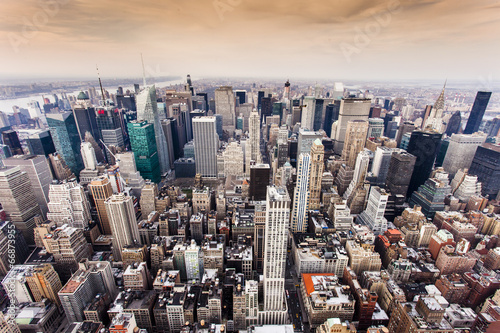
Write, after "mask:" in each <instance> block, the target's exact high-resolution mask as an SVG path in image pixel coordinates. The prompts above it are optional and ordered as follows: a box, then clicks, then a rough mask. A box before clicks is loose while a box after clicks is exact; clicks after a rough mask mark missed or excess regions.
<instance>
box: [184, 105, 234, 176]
mask: <svg viewBox="0 0 500 333" xmlns="http://www.w3.org/2000/svg"><path fill="white" fill-rule="evenodd" d="M233 98H234V97H233ZM215 122H216V119H215V117H195V118H193V136H194V139H193V141H194V156H195V160H196V173H200V174H201V175H202V176H203V177H217V151H218V149H219V136H218V135H217V128H216V123H215Z"/></svg>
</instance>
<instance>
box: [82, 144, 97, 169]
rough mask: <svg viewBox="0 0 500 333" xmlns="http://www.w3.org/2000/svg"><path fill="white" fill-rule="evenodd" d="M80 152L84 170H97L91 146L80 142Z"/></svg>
mask: <svg viewBox="0 0 500 333" xmlns="http://www.w3.org/2000/svg"><path fill="white" fill-rule="evenodd" d="M80 152H81V154H82V159H83V165H84V166H85V169H86V170H95V169H96V168H97V159H96V157H95V151H94V147H92V144H91V143H90V142H82V144H81V149H80Z"/></svg>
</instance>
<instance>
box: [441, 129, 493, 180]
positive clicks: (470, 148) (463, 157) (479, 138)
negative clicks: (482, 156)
mask: <svg viewBox="0 0 500 333" xmlns="http://www.w3.org/2000/svg"><path fill="white" fill-rule="evenodd" d="M485 140H486V134H484V133H474V134H453V135H452V136H451V138H450V144H449V146H448V150H447V151H446V156H445V157H444V161H443V168H444V170H445V171H446V172H448V173H449V174H450V175H451V176H452V177H453V176H454V175H455V174H456V173H457V172H458V170H459V169H468V168H469V167H470V165H471V163H472V159H473V158H474V155H475V154H476V149H477V147H479V146H480V145H482V144H483V143H484V141H485Z"/></svg>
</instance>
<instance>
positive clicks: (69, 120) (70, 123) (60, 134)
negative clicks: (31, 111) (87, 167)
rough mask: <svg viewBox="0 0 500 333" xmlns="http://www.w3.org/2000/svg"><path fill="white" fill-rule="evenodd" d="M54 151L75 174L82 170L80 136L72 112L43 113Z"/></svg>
mask: <svg viewBox="0 0 500 333" xmlns="http://www.w3.org/2000/svg"><path fill="white" fill-rule="evenodd" d="M45 117H46V118H47V124H48V125H49V129H50V134H51V136H52V140H53V142H54V147H55V148H56V151H57V152H58V153H59V154H60V155H61V156H62V158H63V159H64V162H65V163H66V165H67V166H68V167H69V168H70V169H71V172H73V173H74V174H75V175H77V176H78V175H79V174H80V171H81V170H83V168H84V165H83V160H82V155H81V154H80V143H81V140H80V136H79V134H78V129H77V126H76V122H75V117H74V115H73V113H72V112H64V113H50V114H47V115H45Z"/></svg>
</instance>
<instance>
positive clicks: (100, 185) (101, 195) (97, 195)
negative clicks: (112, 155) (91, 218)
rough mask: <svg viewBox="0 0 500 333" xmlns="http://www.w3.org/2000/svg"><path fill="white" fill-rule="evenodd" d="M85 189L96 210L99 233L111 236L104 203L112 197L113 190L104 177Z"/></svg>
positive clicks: (95, 180) (93, 181) (92, 182)
mask: <svg viewBox="0 0 500 333" xmlns="http://www.w3.org/2000/svg"><path fill="white" fill-rule="evenodd" d="M87 188H88V190H89V192H90V194H91V195H92V199H93V200H94V204H95V206H96V209H97V217H98V218H99V224H100V229H101V232H102V233H103V234H105V235H111V226H110V225H109V217H108V212H107V210H106V205H105V201H106V200H107V199H108V198H109V197H111V196H112V195H113V188H112V187H111V183H110V182H109V180H108V178H106V177H99V178H97V179H94V180H92V181H91V182H90V184H88V185H87Z"/></svg>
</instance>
